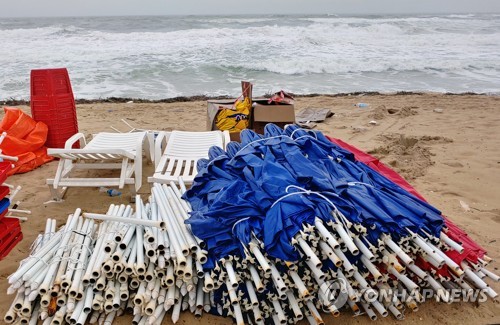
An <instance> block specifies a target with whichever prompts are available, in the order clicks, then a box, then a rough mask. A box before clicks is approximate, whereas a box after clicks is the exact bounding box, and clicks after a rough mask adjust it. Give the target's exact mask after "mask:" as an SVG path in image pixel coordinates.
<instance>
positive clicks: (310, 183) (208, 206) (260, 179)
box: [184, 124, 443, 261]
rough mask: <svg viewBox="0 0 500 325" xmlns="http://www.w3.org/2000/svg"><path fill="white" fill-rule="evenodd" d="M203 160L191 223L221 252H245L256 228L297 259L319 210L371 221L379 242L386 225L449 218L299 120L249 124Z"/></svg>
mask: <svg viewBox="0 0 500 325" xmlns="http://www.w3.org/2000/svg"><path fill="white" fill-rule="evenodd" d="M198 165H199V167H201V168H200V169H199V174H198V175H197V177H196V178H195V182H194V183H193V186H192V187H191V188H190V189H189V190H188V191H187V192H186V193H185V194H184V198H185V199H187V200H188V201H189V202H190V203H191V205H192V207H193V214H192V216H191V218H189V219H188V220H187V223H189V224H191V229H192V230H193V233H194V234H195V235H196V236H197V237H199V238H201V239H202V240H204V241H205V242H206V243H207V246H208V250H209V253H213V254H214V256H213V260H217V259H220V258H222V257H225V255H224V254H227V253H228V252H232V253H235V252H238V255H242V254H243V252H244V250H243V249H242V247H238V246H246V245H248V243H249V242H250V241H251V240H252V236H255V237H256V238H258V239H259V240H261V241H262V242H263V243H264V249H265V252H266V253H267V254H269V255H270V256H273V257H276V258H279V259H281V260H286V261H294V260H297V259H299V257H300V256H299V254H298V252H297V250H296V248H295V247H294V246H293V245H292V244H291V241H292V239H293V238H294V237H295V236H296V235H297V233H298V232H299V231H301V230H302V229H303V227H304V225H306V224H314V219H315V218H316V217H319V218H320V219H322V220H323V221H326V222H329V221H332V220H333V218H332V213H333V212H334V211H338V212H340V213H341V214H342V215H343V216H345V218H346V219H347V220H349V221H350V222H353V223H360V224H362V225H363V226H365V227H366V228H367V229H368V234H367V238H368V239H369V240H370V241H372V242H375V241H376V240H377V239H378V238H379V237H380V235H381V234H382V233H386V234H391V235H392V236H394V237H395V238H398V237H400V236H405V235H407V234H408V230H411V231H412V232H417V233H418V232H421V231H425V232H427V233H430V234H433V235H437V234H439V232H440V231H441V227H442V225H443V219H442V217H441V216H440V212H439V211H438V210H437V209H435V208H433V207H432V206H430V205H429V204H427V203H424V202H422V201H420V200H418V199H415V198H414V197H413V196H411V195H410V194H408V193H407V192H406V191H404V190H403V189H401V188H400V187H399V186H397V185H395V184H394V183H392V182H391V181H390V180H388V179H386V178H385V177H384V176H382V175H380V174H378V173H377V172H375V171H373V170H371V169H369V168H366V165H364V164H361V163H358V162H357V161H356V160H355V159H354V155H353V154H352V153H350V152H348V151H346V150H344V149H342V148H340V147H338V146H336V145H335V144H333V143H331V142H330V141H328V140H327V139H326V137H324V135H323V134H322V133H321V132H311V131H305V130H302V129H300V128H298V127H297V126H290V127H288V128H287V129H286V130H283V129H281V128H279V127H277V126H276V125H273V124H268V125H267V126H266V128H265V135H264V136H262V135H258V134H256V133H255V132H253V131H251V130H244V131H242V132H241V144H237V143H230V144H229V145H228V147H227V150H226V151H224V150H222V149H220V148H213V149H211V150H210V152H209V159H208V160H202V161H200V162H199V163H198ZM293 189H295V190H293ZM297 191H298V192H300V193H292V192H297ZM211 245H219V246H220V245H227V246H228V247H226V248H223V247H210V246H211Z"/></svg>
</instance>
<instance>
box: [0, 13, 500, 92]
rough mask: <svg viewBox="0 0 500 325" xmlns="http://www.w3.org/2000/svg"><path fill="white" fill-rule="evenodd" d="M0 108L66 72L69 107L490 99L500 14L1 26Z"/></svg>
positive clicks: (498, 77) (498, 61) (20, 21)
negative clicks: (301, 98) (375, 97)
mask: <svg viewBox="0 0 500 325" xmlns="http://www.w3.org/2000/svg"><path fill="white" fill-rule="evenodd" d="M0 44H1V50H0V99H3V100H5V99H10V98H13V99H29V82H30V80H29V76H30V70H31V69H40V68H55V67H66V68H67V69H68V71H69V74H70V78H71V82H72V85H73V91H74V93H75V97H76V98H82V99H99V98H108V97H132V98H144V99H162V98H171V97H177V96H192V95H209V96H218V95H227V96H238V95H239V93H240V91H241V90H240V81H241V80H250V81H252V82H253V83H254V84H255V86H254V94H257V95H262V94H265V93H272V92H275V91H277V90H280V89H283V90H286V91H290V92H293V93H297V94H308V93H349V92H360V91H379V92H394V91H432V92H453V93H461V92H477V93H493V94H500V15H498V14H478V15H474V14H470V15H425V16H335V15H316V16H298V15H293V16H290V15H279V16H278V15H269V16H266V15H264V16H158V17H156V16H147V17H145V16H142V17H77V18H3V19H2V20H0Z"/></svg>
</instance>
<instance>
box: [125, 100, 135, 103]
mask: <svg viewBox="0 0 500 325" xmlns="http://www.w3.org/2000/svg"><path fill="white" fill-rule="evenodd" d="M133 103H134V101H133V100H129V101H128V102H126V103H125V104H133Z"/></svg>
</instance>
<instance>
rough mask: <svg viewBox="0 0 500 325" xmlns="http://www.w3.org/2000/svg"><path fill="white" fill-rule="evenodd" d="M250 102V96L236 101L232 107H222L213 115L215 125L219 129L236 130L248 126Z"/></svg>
mask: <svg viewBox="0 0 500 325" xmlns="http://www.w3.org/2000/svg"><path fill="white" fill-rule="evenodd" d="M251 109H252V102H251V101H250V98H248V97H247V98H245V99H244V100H243V101H237V102H236V105H234V109H230V108H223V109H221V110H220V111H219V112H218V113H217V116H216V117H215V125H216V126H217V128H218V129H219V130H223V131H226V130H227V131H229V132H237V131H241V130H243V129H246V128H248V122H249V118H250V110H251Z"/></svg>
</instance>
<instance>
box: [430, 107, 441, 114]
mask: <svg viewBox="0 0 500 325" xmlns="http://www.w3.org/2000/svg"><path fill="white" fill-rule="evenodd" d="M432 111H433V112H434V113H443V109H442V108H435V109H433V110H432Z"/></svg>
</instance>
